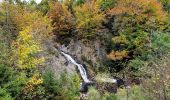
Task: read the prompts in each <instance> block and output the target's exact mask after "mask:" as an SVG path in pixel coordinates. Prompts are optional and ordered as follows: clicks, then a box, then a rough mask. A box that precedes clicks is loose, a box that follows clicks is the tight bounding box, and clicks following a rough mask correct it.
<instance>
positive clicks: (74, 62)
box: [61, 51, 91, 83]
mask: <svg viewBox="0 0 170 100" xmlns="http://www.w3.org/2000/svg"><path fill="white" fill-rule="evenodd" d="M61 54H63V55H64V56H65V58H66V59H67V60H68V61H69V62H70V63H72V64H74V65H76V66H77V67H78V70H79V72H80V75H81V77H82V78H83V80H84V82H86V83H89V82H91V81H90V80H89V79H88V78H87V73H86V70H85V68H84V67H83V65H81V64H78V63H77V62H76V61H75V60H74V59H73V58H72V57H71V56H70V55H68V54H66V53H64V52H63V51H61Z"/></svg>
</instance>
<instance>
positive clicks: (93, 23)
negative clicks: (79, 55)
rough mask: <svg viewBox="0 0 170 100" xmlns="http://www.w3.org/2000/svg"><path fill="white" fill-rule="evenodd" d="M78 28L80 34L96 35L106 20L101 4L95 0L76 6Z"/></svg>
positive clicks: (84, 35)
mask: <svg viewBox="0 0 170 100" xmlns="http://www.w3.org/2000/svg"><path fill="white" fill-rule="evenodd" d="M75 15H76V29H77V30H78V31H79V34H80V36H82V37H90V36H94V35H95V33H96V32H97V29H98V28H99V27H100V26H101V23H102V21H103V20H104V14H103V13H102V12H101V10H100V6H99V4H98V3H97V2H96V1H95V0H94V1H91V2H85V3H84V4H83V5H81V6H77V7H76V8H75Z"/></svg>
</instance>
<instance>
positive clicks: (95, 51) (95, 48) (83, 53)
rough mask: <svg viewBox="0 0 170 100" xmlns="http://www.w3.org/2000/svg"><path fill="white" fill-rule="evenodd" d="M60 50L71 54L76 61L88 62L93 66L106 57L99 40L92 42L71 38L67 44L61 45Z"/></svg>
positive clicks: (98, 64) (96, 65)
mask: <svg viewBox="0 0 170 100" xmlns="http://www.w3.org/2000/svg"><path fill="white" fill-rule="evenodd" d="M61 50H63V51H64V52H67V53H69V54H71V55H72V56H73V57H75V58H76V59H77V60H78V62H80V63H88V64H90V65H92V66H93V67H98V66H100V61H102V60H103V59H105V58H106V51H105V46H104V45H102V43H101V42H100V40H95V41H94V42H93V43H83V42H82V41H76V40H71V42H70V43H69V44H68V45H67V46H64V45H62V46H61Z"/></svg>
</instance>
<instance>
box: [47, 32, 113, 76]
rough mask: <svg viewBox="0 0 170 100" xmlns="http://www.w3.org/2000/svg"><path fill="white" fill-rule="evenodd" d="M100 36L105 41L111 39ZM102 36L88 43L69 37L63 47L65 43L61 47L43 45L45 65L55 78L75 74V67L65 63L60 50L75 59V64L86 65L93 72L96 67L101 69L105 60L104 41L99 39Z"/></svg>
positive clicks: (48, 43)
mask: <svg viewBox="0 0 170 100" xmlns="http://www.w3.org/2000/svg"><path fill="white" fill-rule="evenodd" d="M100 35H102V36H105V39H108V37H111V36H109V35H106V33H103V34H100ZM102 36H98V38H95V39H94V41H90V42H87V41H86V42H84V41H82V40H78V39H75V38H72V37H71V38H70V40H69V42H68V43H67V45H65V44H66V43H64V44H62V45H61V44H59V43H56V42H47V44H46V45H45V48H46V51H47V54H46V55H47V59H48V60H47V63H46V65H47V66H48V67H50V68H52V70H53V71H54V72H55V74H56V76H59V75H60V73H62V72H64V71H66V72H67V73H69V74H72V73H76V66H74V65H73V64H71V63H68V62H67V60H66V59H65V58H64V56H63V55H61V53H60V52H59V50H62V51H64V52H65V53H67V54H69V55H71V56H72V57H73V58H75V60H76V62H78V63H80V64H84V65H87V66H86V67H87V68H88V69H92V70H93V71H94V69H97V68H98V67H103V66H102V62H103V61H104V60H106V45H105V42H103V41H104V39H101V38H99V37H102ZM56 48H57V49H56ZM93 71H91V72H93Z"/></svg>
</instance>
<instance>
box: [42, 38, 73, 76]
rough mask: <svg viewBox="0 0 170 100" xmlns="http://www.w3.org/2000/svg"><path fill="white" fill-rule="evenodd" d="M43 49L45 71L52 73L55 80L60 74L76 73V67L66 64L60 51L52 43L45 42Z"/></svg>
mask: <svg viewBox="0 0 170 100" xmlns="http://www.w3.org/2000/svg"><path fill="white" fill-rule="evenodd" d="M44 48H45V52H44V55H45V58H46V65H45V66H46V67H45V69H51V70H52V71H53V72H54V74H55V76H56V78H59V76H60V75H61V73H67V74H74V73H76V66H75V65H73V64H71V63H68V62H67V60H66V59H65V58H64V56H63V55H62V54H61V53H60V51H59V50H58V49H57V48H55V47H54V42H52V41H50V42H49V41H48V42H46V44H45V46H44Z"/></svg>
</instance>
